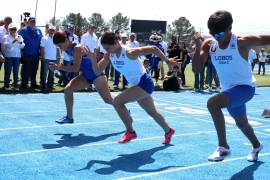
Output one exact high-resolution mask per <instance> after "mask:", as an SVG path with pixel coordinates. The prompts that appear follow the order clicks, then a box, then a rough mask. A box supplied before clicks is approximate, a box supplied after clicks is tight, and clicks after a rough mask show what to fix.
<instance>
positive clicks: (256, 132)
mask: <svg viewBox="0 0 270 180" xmlns="http://www.w3.org/2000/svg"><path fill="white" fill-rule="evenodd" d="M255 134H262V135H265V136H268V137H269V136H270V134H266V133H262V132H258V131H255Z"/></svg>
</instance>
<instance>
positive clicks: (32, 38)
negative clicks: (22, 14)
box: [20, 17, 42, 89]
mask: <svg viewBox="0 0 270 180" xmlns="http://www.w3.org/2000/svg"><path fill="white" fill-rule="evenodd" d="M20 35H21V36H22V37H23V39H24V43H25V47H24V48H23V66H22V83H21V88H22V89H25V88H27V85H28V80H29V78H30V77H31V88H32V89H36V88H39V86H38V85H37V83H36V75H37V70H38V64H39V47H40V41H41V38H42V32H41V30H40V29H39V28H37V27H36V19H35V18H34V17H30V18H29V19H28V24H27V26H25V27H24V28H23V29H22V30H21V31H20Z"/></svg>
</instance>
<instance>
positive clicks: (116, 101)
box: [112, 96, 124, 107]
mask: <svg viewBox="0 0 270 180" xmlns="http://www.w3.org/2000/svg"><path fill="white" fill-rule="evenodd" d="M112 103H113V106H115V107H119V106H123V105H124V103H123V101H122V100H121V98H119V97H118V96H116V97H115V98H114V99H113V102H112Z"/></svg>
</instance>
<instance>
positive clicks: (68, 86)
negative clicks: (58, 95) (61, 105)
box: [64, 85, 74, 94]
mask: <svg viewBox="0 0 270 180" xmlns="http://www.w3.org/2000/svg"><path fill="white" fill-rule="evenodd" d="M64 92H65V94H72V93H73V92H74V90H73V88H72V87H71V86H70V85H67V86H66V87H65V89H64Z"/></svg>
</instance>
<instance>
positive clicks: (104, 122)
mask: <svg viewBox="0 0 270 180" xmlns="http://www.w3.org/2000/svg"><path fill="white" fill-rule="evenodd" d="M179 117H183V116H180V115H179V116H174V117H166V119H175V118H179ZM149 119H152V118H151V117H147V118H143V119H142V118H139V119H136V120H134V122H136V121H146V120H147V121H148V120H149ZM110 123H122V121H121V120H117V121H94V122H88V123H74V124H61V125H59V124H56V125H49V126H24V127H15V128H2V129H0V131H9V130H24V129H38V128H53V127H65V126H81V125H89V124H110Z"/></svg>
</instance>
